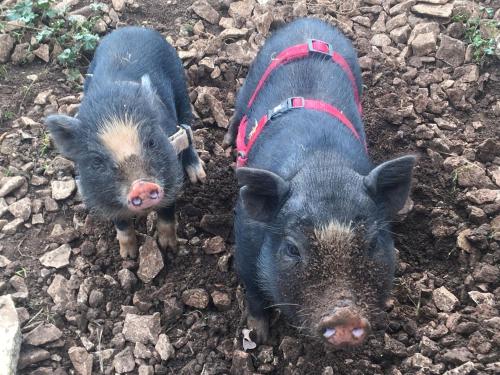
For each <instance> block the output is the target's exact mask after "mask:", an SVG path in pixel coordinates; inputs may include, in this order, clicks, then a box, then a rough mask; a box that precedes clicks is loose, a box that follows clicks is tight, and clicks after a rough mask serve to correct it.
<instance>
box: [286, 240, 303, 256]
mask: <svg viewBox="0 0 500 375" xmlns="http://www.w3.org/2000/svg"><path fill="white" fill-rule="evenodd" d="M284 253H285V255H286V256H288V257H290V258H293V259H299V258H300V251H299V248H298V247H297V246H296V245H295V244H293V243H291V242H287V243H286V244H285V251H284Z"/></svg>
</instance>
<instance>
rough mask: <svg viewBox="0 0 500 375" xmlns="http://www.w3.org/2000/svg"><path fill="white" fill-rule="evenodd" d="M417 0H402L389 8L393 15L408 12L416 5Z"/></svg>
mask: <svg viewBox="0 0 500 375" xmlns="http://www.w3.org/2000/svg"><path fill="white" fill-rule="evenodd" d="M416 2H417V1H416V0H406V1H402V2H400V3H398V4H396V5H394V6H393V7H392V8H391V9H389V14H390V15H391V16H395V15H397V14H401V13H406V12H407V11H409V10H410V8H411V7H412V6H413V5H415V3H416Z"/></svg>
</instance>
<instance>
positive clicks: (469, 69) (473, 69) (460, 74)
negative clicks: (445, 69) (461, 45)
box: [453, 64, 479, 83]
mask: <svg viewBox="0 0 500 375" xmlns="http://www.w3.org/2000/svg"><path fill="white" fill-rule="evenodd" d="M453 77H454V78H459V79H460V81H461V82H463V83H473V82H477V80H478V79H479V66H477V65H476V64H468V65H464V66H459V67H457V68H456V69H455V72H454V74H453Z"/></svg>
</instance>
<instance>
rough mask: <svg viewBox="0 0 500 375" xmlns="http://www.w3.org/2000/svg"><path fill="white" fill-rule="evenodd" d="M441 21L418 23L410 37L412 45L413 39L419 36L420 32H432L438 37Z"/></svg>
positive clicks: (409, 42) (409, 41) (409, 40)
mask: <svg viewBox="0 0 500 375" xmlns="http://www.w3.org/2000/svg"><path fill="white" fill-rule="evenodd" d="M439 31H440V28H439V23H437V22H422V23H417V24H416V25H415V26H414V27H413V30H412V31H411V34H410V37H409V38H408V44H409V45H410V44H411V42H412V41H413V39H415V38H416V37H417V35H420V34H425V33H432V34H434V37H435V38H436V39H437V36H438V35H439Z"/></svg>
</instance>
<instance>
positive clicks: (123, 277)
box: [118, 268, 137, 291]
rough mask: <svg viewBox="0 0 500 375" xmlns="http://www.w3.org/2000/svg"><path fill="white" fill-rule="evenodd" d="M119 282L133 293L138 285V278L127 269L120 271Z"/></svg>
mask: <svg viewBox="0 0 500 375" xmlns="http://www.w3.org/2000/svg"><path fill="white" fill-rule="evenodd" d="M118 280H119V281H120V285H121V286H122V288H123V289H125V290H126V291H131V290H132V288H133V287H134V286H135V285H136V284H137V277H135V275H134V273H133V272H132V271H130V270H128V269H126V268H124V269H122V270H120V271H118Z"/></svg>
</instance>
